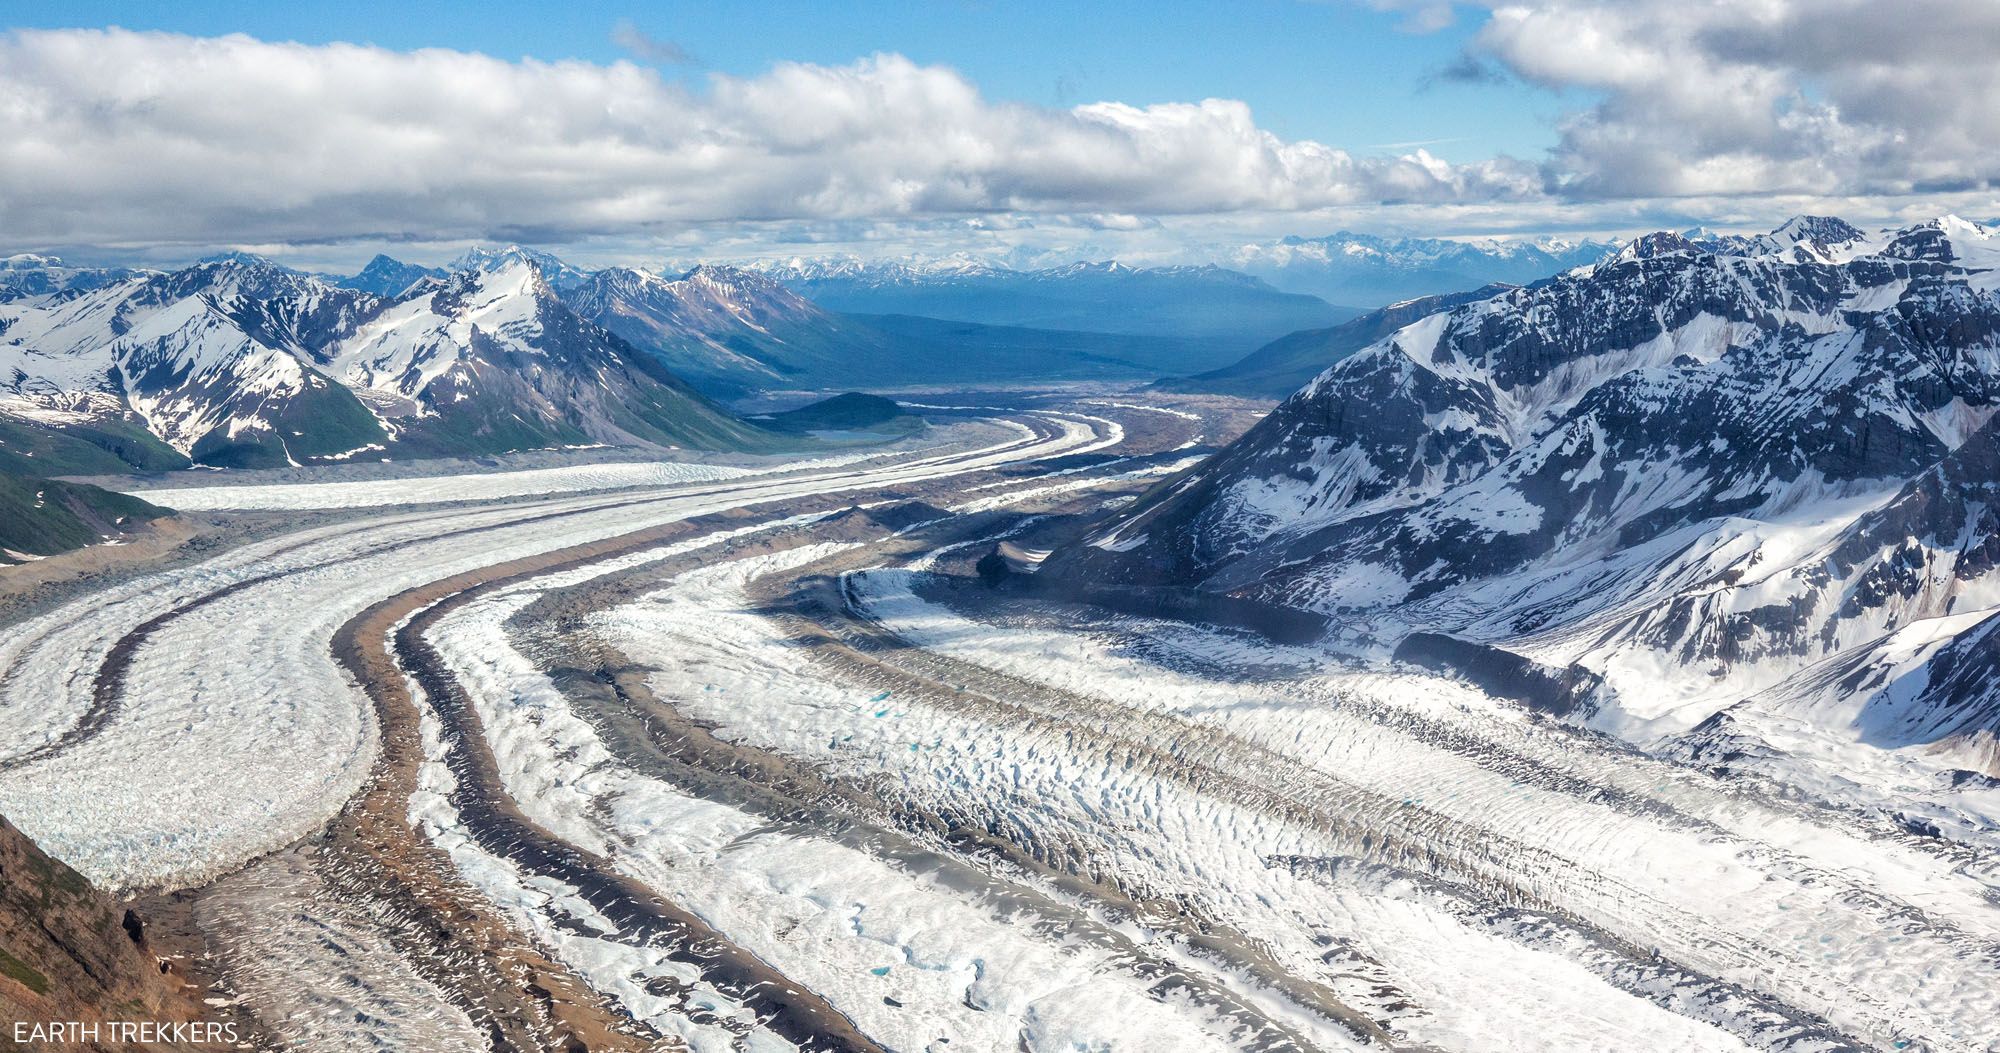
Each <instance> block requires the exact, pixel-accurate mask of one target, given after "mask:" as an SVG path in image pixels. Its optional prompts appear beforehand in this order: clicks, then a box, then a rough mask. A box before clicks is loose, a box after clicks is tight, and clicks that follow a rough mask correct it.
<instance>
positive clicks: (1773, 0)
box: [1409, 0, 2000, 197]
mask: <svg viewBox="0 0 2000 1053" xmlns="http://www.w3.org/2000/svg"><path fill="white" fill-rule="evenodd" d="M1409 6H1410V7H1412V8H1414V9H1417V10H1420V11H1434V10H1435V8H1436V6H1437V5H1435V4H1432V3H1428V2H1424V0H1409ZM1487 6H1489V7H1491V8H1492V11H1491V16H1490V18H1489V20H1488V21H1487V22H1486V23H1485V24H1484V26H1482V27H1481V29H1480V30H1479V32H1478V34H1477V36H1476V38H1475V48H1476V49H1477V50H1479V51H1481V52H1484V53H1485V54H1487V55H1489V56H1490V57H1492V58H1493V59H1495V60H1497V61H1498V62H1500V63H1501V64H1503V65H1504V66H1505V67H1506V68H1508V69H1509V70H1511V71H1512V72H1513V73H1514V74H1515V75H1517V76H1519V77H1521V78H1522V79H1524V80H1527V81H1529V82H1532V83H1536V84H1541V85H1545V86H1549V87H1553V88H1580V89H1585V90H1587V91H1590V92H1594V93H1602V99H1601V101H1599V102H1597V103H1596V104H1594V105H1591V106H1589V107H1587V108H1585V109H1582V110H1580V111H1577V112H1574V113H1572V114H1570V115H1569V116H1567V117H1566V118H1565V119H1564V120H1563V121H1562V123H1561V142H1560V145H1559V146H1558V147H1557V148H1556V150H1555V152H1554V154H1553V156H1552V157H1550V158H1549V160H1548V163H1547V170H1548V172H1549V173H1550V177H1551V179H1552V181H1554V182H1555V185H1556V188H1557V189H1558V190H1559V192H1560V193H1562V194H1563V195H1565V196H1568V197H1634V196H1645V195H1660V196H1679V195H1691V194H1770V193H1812V194H1848V195H1882V194H1887V195H1896V194H1910V193H1926V192H1952V191H1967V190H1985V189H1989V188H1991V187H1992V186H1993V185H1994V184H1995V182H1996V177H2000V63H1996V62H1995V61H1994V60H1993V56H1994V54H1995V53H1996V50H2000V4H1996V3H1993V2H1991V0H1894V2H1883V0H1526V2H1520V0H1498V2H1491V3H1489V4H1488V5H1487Z"/></svg>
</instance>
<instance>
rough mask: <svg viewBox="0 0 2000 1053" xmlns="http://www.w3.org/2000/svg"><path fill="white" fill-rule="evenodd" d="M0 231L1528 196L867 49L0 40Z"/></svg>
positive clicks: (564, 222) (190, 230) (519, 223)
mask: <svg viewBox="0 0 2000 1053" xmlns="http://www.w3.org/2000/svg"><path fill="white" fill-rule="evenodd" d="M0 98H4V99H6V100H7V102H6V103H4V104H0V213H4V216H5V221H6V226H7V228H8V230H9V234H10V235H11V236H12V237H15V238H25V239H35V238H43V239H48V240H62V241H70V242H89V243H98V244H107V243H121V242H123V243H132V242H163V241H165V242H171V241H176V240H185V241H206V240H211V239H215V238H217V237H224V238H228V239H231V240H237V241H299V240H315V239H317V240H329V239H340V238H363V237H424V238H450V237H481V236H494V235H496V234H500V235H509V236H518V237H522V238H530V239H537V240H565V239H568V238H574V237H578V236H588V235H591V234H598V233H606V232H616V231H632V230H638V229H644V228H646V227H648V226H649V225H659V224H673V223H687V222H702V221H712V220H724V219H727V220H775V219H792V218H842V217H860V216H914V215H927V214H945V213H967V212H982V211H1030V212H1033V211H1044V210H1066V211H1077V212H1104V213H1119V214H1130V213H1153V214H1179V213H1193V212H1213V211H1228V210H1235V209H1276V210H1291V209H1305V208H1317V207H1326V206H1332V205H1342V204H1352V203H1357V202H1375V201H1451V200H1458V199H1473V200H1492V199H1495V198H1503V199H1504V198H1507V197H1516V196H1521V197H1525V196H1530V195H1534V194H1536V193H1539V190H1540V182H1539V179H1540V177H1539V175H1538V173H1537V172H1536V171H1535V170H1534V169H1533V167H1532V166H1530V165H1527V164H1524V163H1519V162H1509V161H1492V162H1486V163H1481V164H1472V165H1458V166H1453V165H1447V164H1444V163H1442V162H1440V161H1438V160H1436V159H1435V158H1432V157H1430V156H1429V155H1426V154H1422V153H1418V154H1413V155H1411V156H1409V157H1405V158H1356V157H1354V156H1352V155H1350V154H1348V153H1347V152H1345V151H1342V150H1338V149H1334V148H1331V147H1328V146H1324V145H1321V144H1319V143H1315V142H1309V141H1289V142H1288V141H1285V140H1281V139H1279V138H1278V137H1277V136H1274V135H1272V134H1271V133H1269V132H1267V131H1264V130H1263V129H1261V128H1259V127H1258V126H1257V124H1256V122H1255V121H1254V120H1253V119H1252V117H1251V113H1250V110H1249V108H1248V107H1247V106H1246V105H1244V104H1243V103H1241V102H1234V101H1229V100H1219V99H1208V100H1203V101H1200V102H1192V103H1173V104H1166V105H1158V106H1148V107H1143V108H1141V107H1133V106H1126V105H1123V104H1119V103H1096V104H1091V105H1085V106H1078V107H1075V108H1073V109H1067V110H1059V109H1049V108H1044V107H1033V106H1025V105H1018V104H1006V103H996V102H992V101H989V100H987V99H984V98H982V97H981V95H980V93H979V91H978V89H977V88H976V87H975V86H974V85H972V84H971V83H970V82H968V81H967V80H966V79H965V78H964V77H962V76H960V75H959V74H958V73H956V72H954V71H952V70H949V69H945V68H940V67H927V66H920V65H917V64H915V63H913V62H911V61H909V60H908V59H905V58H903V57H901V56H897V55H888V54H884V55H876V56H874V57H871V58H867V59H863V60H861V61H858V62H855V63H853V64H852V65H847V66H838V67H828V66H816V65H806V64H798V63H787V64H782V65H779V66H777V67H775V68H774V69H772V70H771V71H770V72H769V73H767V74H764V75H762V76H758V77H754V78H747V79H746V78H734V77H727V76H716V77H713V78H711V79H710V80H709V83H708V90H707V91H705V92H701V93H695V92H691V91H689V90H687V89H686V88H685V87H683V86H681V85H679V84H677V83H675V82H672V81H669V80H666V79H663V78H662V77H660V76H659V75H658V74H657V73H656V72H655V71H654V70H652V69H650V68H646V67H642V66H639V65H635V64H631V63H626V62H615V63H612V64H610V65H597V64H592V63H585V62H538V61H533V60H525V61H520V62H506V61H501V60H498V59H494V58H489V57H486V56H483V55H477V54H467V53H463V52H456V51H449V50H421V51H414V52H396V51H388V50H383V49H379V48H372V47H362V46H355V45H346V44H333V45H326V46H306V45H299V44H281V43H267V42H263V41H259V40H255V39H252V38H249V37H244V36H229V37H221V38H196V37H187V36H179V35H172V34H162V33H134V32H127V31H123V30H106V31H23V32H16V33H12V34H9V35H8V36H6V37H5V38H0Z"/></svg>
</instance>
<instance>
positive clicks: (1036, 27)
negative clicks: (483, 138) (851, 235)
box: [9, 0, 1559, 159]
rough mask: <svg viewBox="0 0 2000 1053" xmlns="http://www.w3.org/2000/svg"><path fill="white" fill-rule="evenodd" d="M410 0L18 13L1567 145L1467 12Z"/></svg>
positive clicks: (23, 9) (1466, 150) (15, 21)
mask: <svg viewBox="0 0 2000 1053" xmlns="http://www.w3.org/2000/svg"><path fill="white" fill-rule="evenodd" d="M559 10H560V16H559V17H552V12H551V7H550V5H548V4H545V3H529V2H522V0H495V2H492V3H482V4H477V5H472V4H457V5H453V4H446V5H430V4H411V3H383V2H376V0H359V2H348V3H339V4H274V3H246V2H235V3H182V4H164V3H163V4H133V3H103V2H79V0H71V2H66V3H62V4H36V5H18V6H16V7H15V9H14V11H13V12H12V17H11V18H10V19H9V21H10V22H11V24H12V25H14V26H33V27H41V28H70V27H77V28H84V27H98V26H106V25H120V26H124V27H126V28H129V29H160V30H169V31H173V32H180V33H189V34H194V35H199V36H212V35H219V34H222V33H230V32H242V33H249V34H250V35H252V36H256V37H259V38H261V39H264V40H273V41H277V40H296V41H300V42H304V43H315V44H318V43H329V42H333V41H347V42H355V43H370V44H377V45H380V46H383V47H387V48H394V49H397V50H408V49H412V48H418V47H448V48H455V49H461V50H471V51H480V52H484V53H486V54H489V55H493V56H495V57H499V58H508V59H512V58H520V57H524V56H526V57H534V58H539V59H544V60H554V59H565V58H576V59H584V60H588V61H593V62H611V61H613V60H616V59H620V58H628V59H639V58H640V56H635V55H634V54H633V53H632V52H631V51H630V50H628V49H626V48H623V47H620V46H619V45H618V44H617V43H615V42H614V39H613V38H614V32H615V31H616V29H617V27H618V26H619V25H620V24H621V23H622V24H626V25H629V26H631V27H632V28H635V29H637V30H638V31H639V32H641V33H643V34H645V35H646V36H648V37H651V38H655V39H658V40H663V41H670V42H672V43H673V44H675V45H678V46H679V47H680V48H682V49H684V50H685V51H686V52H687V53H688V54H689V55H690V56H691V57H692V59H693V60H694V62H693V63H692V64H689V65H686V66H678V67H677V66H674V65H673V64H671V63H660V65H661V66H662V68H664V69H667V70H670V71H672V72H674V73H676V74H677V75H679V76H683V77H686V78H688V79H690V80H691V81H694V82H696V83H699V81H700V80H701V79H702V76H703V74H705V73H707V72H710V71H716V72H723V73H731V74H735V75H738V76H744V77H748V76H754V75H756V74H758V73H761V72H763V71H765V70H766V69H768V68H769V67H770V66H771V65H773V64H774V63H776V62H779V61H783V60H791V61H800V62H815V63H821V64H825V65H839V64H843V63H846V62H850V61H852V60H854V59H857V58H860V57H863V56H866V55H870V54H873V53H875V52H879V51H891V52H897V53H900V54H903V55H906V56H908V57H909V58H911V59H913V60H915V61H917V62H919V63H925V64H941V65H946V66H951V67H953V68H956V69H958V70H960V71H961V72H963V73H965V74H966V75H967V76H968V77H969V78H970V79H971V80H972V81H973V82H974V83H976V84H977V85H979V87H980V88H981V89H982V90H983V91H984V92H985V93H986V94H987V96H988V97H989V98H992V99H995V100H1004V101H1016V102H1026V103H1034V104H1038V105H1044V106H1069V105H1074V104H1076V103H1079V102H1090V101H1096V100H1100V99H1115V100H1118V101H1121V102H1127V103H1132V104H1134V105H1146V104H1149V103H1160V102H1173V101H1181V100H1190V99H1200V98H1206V97H1219V98H1229V99H1241V100H1243V101H1245V102H1248V103H1249V104H1250V106H1251V108H1252V110H1253V111H1254V112H1255V114H1256V117H1257V121H1258V123H1259V124H1260V125H1261V126H1263V127H1265V128H1267V129H1269V130H1271V131H1273V132H1275V133H1277V134H1278V135H1280V136H1282V137H1284V138H1287V139H1314V140H1318V141H1320V142H1324V143H1328V144H1330V145H1333V146H1338V147H1342V148H1344V149H1348V150H1352V151H1354V152H1355V153H1357V154H1369V153H1375V154H1385V153H1397V152H1405V151H1406V147H1405V146H1404V145H1403V144H1412V143H1433V142H1434V145H1431V146H1430V147H1429V148H1430V149H1431V151H1432V152H1433V153H1436V154H1438V155H1439V156H1442V157H1446V158H1451V159H1459V158H1477V157H1487V156H1491V155H1493V154H1500V153H1505V154H1512V155H1514V156H1517V157H1530V156H1536V155H1539V154H1540V153H1542V152H1543V151H1545V150H1547V149H1548V148H1549V147H1550V146H1551V145H1553V144H1554V142H1555V133H1554V131H1553V127H1552V125H1553V121H1554V118H1555V115H1556V113H1557V112H1558V109H1559V106H1558V98H1557V96H1555V95H1553V94H1552V93H1550V92H1548V91H1544V90H1541V89H1538V88H1533V87H1529V86H1527V85H1523V84H1521V83H1519V82H1518V81H1503V82H1500V83H1490V82H1489V83H1480V84H1466V83H1462V82H1454V81H1449V80H1444V79H1440V78H1439V77H1437V76H1436V74H1437V73H1438V72H1439V71H1441V70H1443V69H1445V68H1446V67H1448V66H1449V65H1450V64H1451V63H1452V62H1453V61H1454V60H1456V59H1457V58H1458V56H1459V54H1460V52H1461V51H1462V49H1463V48H1464V46H1465V44H1466V42H1467V41H1468V39H1469V38H1470V37H1471V35H1472V33H1473V32H1474V30H1475V29H1476V28H1477V26H1478V24H1479V23H1480V21H1481V17H1482V16H1480V15H1479V14H1478V13H1476V12H1469V11H1468V12H1462V13H1461V17H1459V18H1458V19H1457V20H1456V21H1455V22H1454V23H1453V24H1452V25H1451V26H1448V27H1446V28H1444V29H1442V30H1439V31H1436V32H1411V31H1406V30H1405V29H1404V28H1402V27H1403V26H1405V24H1406V23H1407V22H1408V18H1407V16H1406V15H1404V14H1401V13H1398V12H1395V11H1378V10H1374V9H1372V8H1369V7H1365V6H1360V5H1354V4H1346V3H1338V2H1325V3H1310V2H1299V0H1245V2H1242V3H1227V4H1224V3H1214V2H1209V3H1187V2H1154V3H1140V2H1131V0H1117V2H1103V3H1052V2H1042V0H1027V2H1015V3H976V2H949V0H946V2H939V3H804V2H772V3H763V2H760V3H756V4H733V3H708V4H657V5H647V6H635V5H633V4H630V3H602V2H597V0H569V2H565V3H562V4H561V5H560V8H559Z"/></svg>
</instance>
